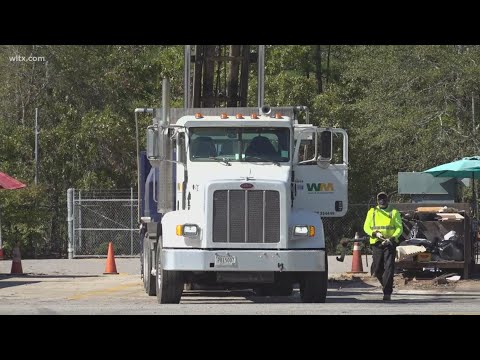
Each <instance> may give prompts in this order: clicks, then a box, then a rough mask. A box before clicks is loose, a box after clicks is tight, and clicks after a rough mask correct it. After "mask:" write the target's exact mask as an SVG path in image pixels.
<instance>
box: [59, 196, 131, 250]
mask: <svg viewBox="0 0 480 360" xmlns="http://www.w3.org/2000/svg"><path fill="white" fill-rule="evenodd" d="M67 203H68V212H69V214H68V222H69V250H68V251H69V258H72V257H73V258H78V257H105V256H106V255H107V251H108V243H109V242H112V243H113V248H114V252H115V256H124V257H125V256H137V255H138V254H139V253H140V241H139V240H140V239H139V236H140V234H139V229H138V226H137V212H138V200H137V194H136V192H134V191H133V189H127V190H88V191H87V190H79V189H69V190H68V192H67Z"/></svg>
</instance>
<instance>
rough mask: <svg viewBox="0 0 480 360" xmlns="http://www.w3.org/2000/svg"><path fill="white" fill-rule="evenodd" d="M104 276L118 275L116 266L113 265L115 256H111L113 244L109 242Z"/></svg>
mask: <svg viewBox="0 0 480 360" xmlns="http://www.w3.org/2000/svg"><path fill="white" fill-rule="evenodd" d="M104 274H105V275H108V274H118V272H117V265H115V255H114V254H113V243H112V242H111V241H110V242H109V243H108V255H107V264H106V266H105V272H104Z"/></svg>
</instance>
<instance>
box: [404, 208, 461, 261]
mask: <svg viewBox="0 0 480 360" xmlns="http://www.w3.org/2000/svg"><path fill="white" fill-rule="evenodd" d="M463 219H464V217H463V215H461V214H460V213H459V211H458V210H456V209H454V208H448V207H446V206H445V207H438V208H437V207H431V208H430V207H428V208H427V207H424V208H422V207H419V208H417V209H416V211H415V213H414V214H412V213H402V221H403V226H404V236H403V237H402V238H403V241H401V242H400V244H399V246H397V259H396V260H397V261H419V262H428V261H452V260H453V261H463V260H464V249H463V247H464V238H463V234H458V233H457V232H456V231H454V230H451V231H449V232H447V233H446V234H438V233H436V234H433V233H429V232H428V230H427V229H426V227H425V226H422V225H423V224H424V222H432V221H434V222H435V221H438V222H444V221H448V222H457V221H462V220H463Z"/></svg>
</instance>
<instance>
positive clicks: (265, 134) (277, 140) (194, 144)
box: [189, 127, 290, 162]
mask: <svg viewBox="0 0 480 360" xmlns="http://www.w3.org/2000/svg"><path fill="white" fill-rule="evenodd" d="M189 149H190V150H189V152H190V160H191V161H215V160H218V159H224V160H227V161H228V162H235V161H239V162H288V161H289V160H290V129H289V128H286V127H259V128H233V127H197V128H189Z"/></svg>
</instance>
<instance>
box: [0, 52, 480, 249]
mask: <svg viewBox="0 0 480 360" xmlns="http://www.w3.org/2000/svg"><path fill="white" fill-rule="evenodd" d="M15 55H20V56H30V55H33V56H43V57H44V58H45V61H41V62H18V61H10V60H9V58H10V57H11V56H15ZM478 64H480V47H479V46H470V45H469V46H465V45H442V46H423V45H422V46H367V45H361V46H350V45H342V46H340V45H302V46H299V45H274V46H273V45H272V46H267V53H266V69H265V75H266V79H265V80H266V82H265V94H266V103H267V104H270V105H273V106H289V105H307V106H308V107H309V109H310V121H311V122H312V123H314V124H318V125H322V126H338V127H342V128H345V129H346V130H347V131H348V134H349V140H350V150H349V154H350V164H349V177H350V178H349V202H350V203H368V202H369V201H370V200H371V199H373V197H374V196H375V194H376V193H377V192H378V191H379V190H380V189H381V190H385V191H388V192H394V191H395V190H396V189H397V174H398V172H399V171H423V170H425V169H427V168H430V167H433V166H435V165H438V164H441V163H444V162H448V161H452V160H454V159H455V158H458V157H462V156H471V155H478V154H480V143H479V140H478V139H479V138H480V137H479V136H478V128H479V125H478V124H480V121H479V113H480V107H479V106H478V105H479V103H480V88H479V87H480V85H479V84H480V67H479V66H478ZM256 76H257V69H256V68H255V66H252V67H251V69H250V80H249V92H248V102H249V105H251V106H255V105H256V104H257V89H256V87H257V81H256ZM163 77H168V78H169V79H170V81H171V101H172V107H182V106H183V46H150V45H148V46H145V45H95V46H86V45H75V46H70V45H68V46H57V45H42V46H38V45H35V46H33V45H3V46H0V82H1V83H2V87H1V88H0V171H3V172H6V173H8V174H10V175H12V176H15V177H18V178H19V179H20V180H22V181H24V182H25V183H27V184H28V188H27V189H23V190H19V191H0V207H1V210H2V214H3V217H2V230H3V233H2V235H3V238H4V241H5V244H6V245H5V246H6V247H7V248H10V247H11V246H12V244H14V243H15V242H17V241H18V242H20V243H21V244H22V247H24V248H22V252H23V254H25V256H27V255H29V256H37V257H38V256H44V255H45V256H47V255H48V254H50V255H52V254H57V255H58V256H65V254H66V240H67V236H66V234H67V231H66V190H67V189H68V188H69V187H76V188H87V189H90V188H128V187H132V186H135V183H136V176H135V169H136V164H135V151H136V145H135V124H134V115H133V109H134V108H136V107H144V106H148V107H151V106H154V107H160V98H161V91H162V89H161V87H162V78H163ZM472 99H473V100H474V102H475V108H474V111H473V112H474V118H472V116H473V114H472ZM35 108H38V109H39V125H40V135H39V138H40V173H39V184H41V186H38V187H35V186H33V179H34V165H35V164H34V136H35V133H34V115H35ZM139 121H140V124H139V125H140V129H141V131H140V135H141V138H142V139H141V142H142V143H144V141H143V140H144V137H145V132H144V129H145V128H146V125H147V124H148V123H149V119H148V118H147V117H144V116H141V117H139ZM464 195H465V197H466V198H467V199H468V198H470V196H471V195H470V193H469V192H468V190H467V191H466V192H465V194H464Z"/></svg>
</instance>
